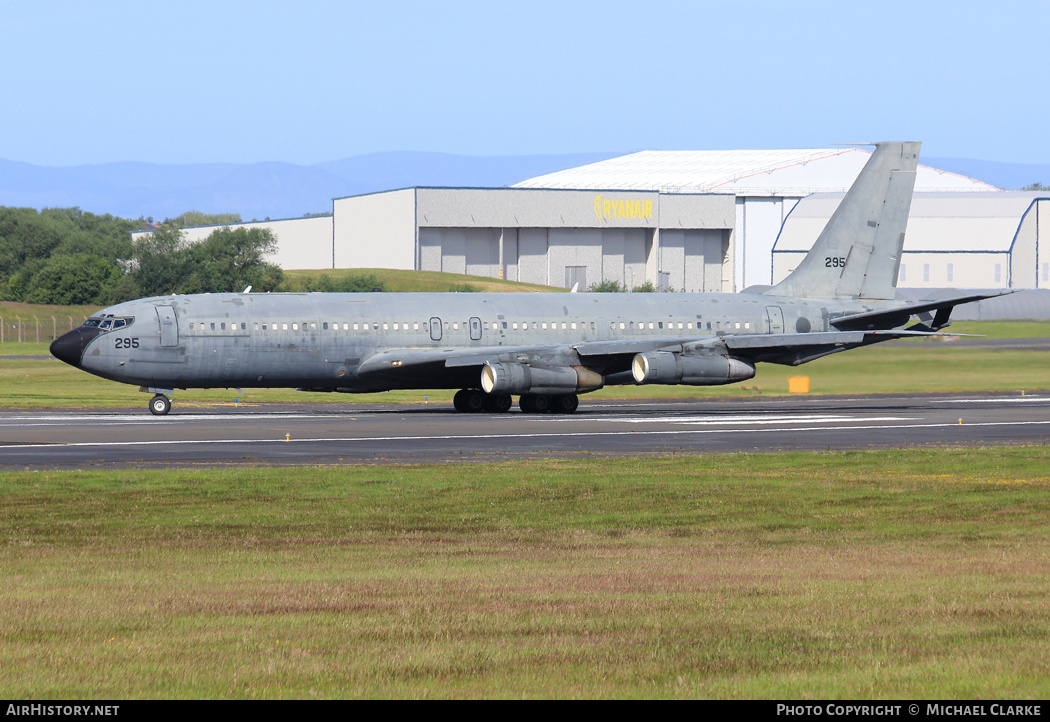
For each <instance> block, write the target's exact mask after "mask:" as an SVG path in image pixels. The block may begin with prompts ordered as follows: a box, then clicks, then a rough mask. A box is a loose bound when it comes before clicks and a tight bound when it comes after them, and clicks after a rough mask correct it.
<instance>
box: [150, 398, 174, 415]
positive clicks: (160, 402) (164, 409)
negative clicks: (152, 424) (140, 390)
mask: <svg viewBox="0 0 1050 722" xmlns="http://www.w3.org/2000/svg"><path fill="white" fill-rule="evenodd" d="M149 410H150V413H151V414H153V415H154V416H164V415H165V414H167V413H168V412H169V411H171V402H170V401H169V400H168V397H167V396H163V395H161V394H157V395H156V396H154V397H153V398H152V399H150V400H149Z"/></svg>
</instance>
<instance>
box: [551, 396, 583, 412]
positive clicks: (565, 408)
mask: <svg viewBox="0 0 1050 722" xmlns="http://www.w3.org/2000/svg"><path fill="white" fill-rule="evenodd" d="M579 405H580V397H579V396H577V395H576V394H566V395H565V396H555V397H554V399H553V400H552V403H551V411H553V412H554V413H556V414H573V413H576V409H577V407H579Z"/></svg>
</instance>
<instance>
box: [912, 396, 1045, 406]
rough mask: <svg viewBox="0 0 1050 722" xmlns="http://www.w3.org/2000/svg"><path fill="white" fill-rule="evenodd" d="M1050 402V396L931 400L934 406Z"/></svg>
mask: <svg viewBox="0 0 1050 722" xmlns="http://www.w3.org/2000/svg"><path fill="white" fill-rule="evenodd" d="M1040 401H1050V396H1015V397H1013V398H1009V399H931V401H930V403H933V404H1023V403H1030V402H1035V403H1037V402H1040Z"/></svg>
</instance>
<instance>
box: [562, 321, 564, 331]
mask: <svg viewBox="0 0 1050 722" xmlns="http://www.w3.org/2000/svg"><path fill="white" fill-rule="evenodd" d="M561 330H562V331H564V330H565V322H564V321H562V322H561Z"/></svg>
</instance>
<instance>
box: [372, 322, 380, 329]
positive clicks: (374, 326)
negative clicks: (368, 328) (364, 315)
mask: <svg viewBox="0 0 1050 722" xmlns="http://www.w3.org/2000/svg"><path fill="white" fill-rule="evenodd" d="M372 330H373V331H378V330H379V323H378V322H372Z"/></svg>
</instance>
